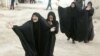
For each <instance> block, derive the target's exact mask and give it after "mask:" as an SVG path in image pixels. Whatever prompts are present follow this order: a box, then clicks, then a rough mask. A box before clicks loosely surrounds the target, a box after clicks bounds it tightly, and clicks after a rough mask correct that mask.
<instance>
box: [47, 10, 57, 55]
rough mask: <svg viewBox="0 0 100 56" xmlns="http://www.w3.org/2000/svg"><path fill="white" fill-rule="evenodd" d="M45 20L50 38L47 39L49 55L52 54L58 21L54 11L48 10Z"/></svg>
mask: <svg viewBox="0 0 100 56" xmlns="http://www.w3.org/2000/svg"><path fill="white" fill-rule="evenodd" d="M47 22H48V24H49V25H50V31H49V34H50V39H49V45H48V46H49V48H48V49H49V50H50V51H49V52H48V53H49V56H53V52H54V46H55V40H56V34H57V33H58V30H59V29H58V27H59V26H58V21H57V20H56V16H55V13H54V12H49V13H48V16H47Z"/></svg>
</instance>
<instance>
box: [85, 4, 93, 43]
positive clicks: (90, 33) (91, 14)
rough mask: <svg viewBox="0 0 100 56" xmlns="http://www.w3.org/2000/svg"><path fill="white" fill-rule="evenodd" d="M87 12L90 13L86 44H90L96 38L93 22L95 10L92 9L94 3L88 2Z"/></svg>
mask: <svg viewBox="0 0 100 56" xmlns="http://www.w3.org/2000/svg"><path fill="white" fill-rule="evenodd" d="M85 11H86V12H87V13H88V38H87V40H86V42H88V41H91V40H93V38H94V29H93V22H92V16H93V14H94V8H93V7H92V2H88V4H87V6H86V8H85Z"/></svg>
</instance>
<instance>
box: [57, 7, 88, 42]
mask: <svg viewBox="0 0 100 56" xmlns="http://www.w3.org/2000/svg"><path fill="white" fill-rule="evenodd" d="M58 13H59V18H60V28H61V32H63V33H65V34H66V35H67V37H68V38H70V37H71V38H72V39H74V40H77V41H87V38H88V35H89V31H88V29H89V21H88V13H87V12H86V11H85V10H78V9H77V8H76V9H74V10H72V9H71V8H70V7H67V8H62V7H60V6H59V7H58Z"/></svg>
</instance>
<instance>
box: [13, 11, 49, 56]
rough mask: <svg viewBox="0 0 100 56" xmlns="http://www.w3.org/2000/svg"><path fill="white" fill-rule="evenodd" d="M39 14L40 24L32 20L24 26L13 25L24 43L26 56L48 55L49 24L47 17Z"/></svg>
mask: <svg viewBox="0 0 100 56" xmlns="http://www.w3.org/2000/svg"><path fill="white" fill-rule="evenodd" d="M37 14H38V13H37ZM38 16H39V21H38V24H34V23H33V21H32V20H30V21H28V22H26V23H25V24H23V25H22V26H14V27H13V30H14V32H15V33H16V34H17V35H18V37H19V39H20V41H21V43H22V46H23V48H24V50H25V54H26V56H47V51H48V50H47V48H48V41H49V37H48V33H49V26H48V24H47V22H46V21H45V19H43V18H42V17H41V16H40V15H39V14H38Z"/></svg>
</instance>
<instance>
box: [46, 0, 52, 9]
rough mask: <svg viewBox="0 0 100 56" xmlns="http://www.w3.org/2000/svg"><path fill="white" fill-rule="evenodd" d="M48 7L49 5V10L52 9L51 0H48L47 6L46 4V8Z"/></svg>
mask: <svg viewBox="0 0 100 56" xmlns="http://www.w3.org/2000/svg"><path fill="white" fill-rule="evenodd" d="M49 7H50V8H51V10H52V5H51V0H49V1H48V6H47V8H46V10H48V9H49Z"/></svg>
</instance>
